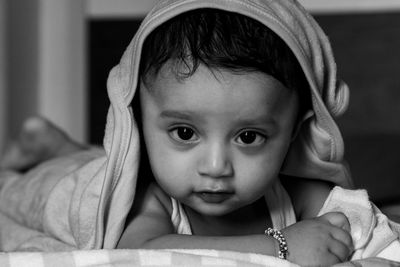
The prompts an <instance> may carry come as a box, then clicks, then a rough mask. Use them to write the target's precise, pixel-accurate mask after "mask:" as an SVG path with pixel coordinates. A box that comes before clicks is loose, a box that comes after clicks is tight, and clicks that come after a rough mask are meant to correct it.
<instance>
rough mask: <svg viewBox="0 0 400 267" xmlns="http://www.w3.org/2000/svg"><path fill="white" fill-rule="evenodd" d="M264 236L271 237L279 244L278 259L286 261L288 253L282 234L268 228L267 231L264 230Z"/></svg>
mask: <svg viewBox="0 0 400 267" xmlns="http://www.w3.org/2000/svg"><path fill="white" fill-rule="evenodd" d="M265 234H266V235H268V236H271V237H272V238H274V239H276V240H277V241H278V242H279V252H278V258H279V259H283V260H286V257H287V255H288V253H289V251H288V247H287V244H286V239H285V237H284V236H283V234H282V232H281V231H279V230H277V229H273V228H270V227H268V229H267V230H265Z"/></svg>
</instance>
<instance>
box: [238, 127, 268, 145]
mask: <svg viewBox="0 0 400 267" xmlns="http://www.w3.org/2000/svg"><path fill="white" fill-rule="evenodd" d="M266 140H267V137H266V135H265V134H262V133H260V132H258V131H255V130H243V131H241V132H240V133H239V134H238V135H237V137H236V138H235V141H236V142H237V143H238V144H240V145H243V146H258V145H261V144H264V143H265V141H266Z"/></svg>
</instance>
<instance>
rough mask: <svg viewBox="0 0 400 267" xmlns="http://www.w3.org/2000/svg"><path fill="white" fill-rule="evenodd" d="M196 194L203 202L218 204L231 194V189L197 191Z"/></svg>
mask: <svg viewBox="0 0 400 267" xmlns="http://www.w3.org/2000/svg"><path fill="white" fill-rule="evenodd" d="M196 195H197V196H198V197H199V198H201V199H202V200H203V201H204V202H207V203H212V204H218V203H221V202H224V201H225V200H227V199H229V198H230V197H232V196H233V192H232V191H199V192H196Z"/></svg>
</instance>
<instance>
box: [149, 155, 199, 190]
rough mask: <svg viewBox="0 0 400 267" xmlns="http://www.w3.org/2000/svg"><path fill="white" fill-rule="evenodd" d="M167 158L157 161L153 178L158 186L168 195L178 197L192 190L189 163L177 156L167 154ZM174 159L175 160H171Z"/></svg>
mask: <svg viewBox="0 0 400 267" xmlns="http://www.w3.org/2000/svg"><path fill="white" fill-rule="evenodd" d="M167 157H168V158H169V160H163V161H159V162H157V163H156V164H154V165H155V168H156V170H155V172H154V175H155V179H156V181H157V183H158V184H159V185H160V187H161V188H162V189H163V190H164V191H165V192H166V193H167V194H168V195H170V196H172V197H175V198H179V197H180V196H183V195H186V194H187V193H188V191H191V190H192V178H193V172H192V171H191V168H190V163H189V162H186V161H185V160H184V159H181V160H179V157H174V156H171V155H170V156H167ZM171 159H176V160H171Z"/></svg>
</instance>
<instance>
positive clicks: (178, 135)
mask: <svg viewBox="0 0 400 267" xmlns="http://www.w3.org/2000/svg"><path fill="white" fill-rule="evenodd" d="M170 135H171V137H172V138H173V139H175V140H177V141H180V142H182V141H183V142H189V143H190V142H194V141H196V140H197V139H198V137H197V136H196V133H195V132H194V130H192V129H191V128H189V127H184V126H182V127H176V128H174V129H172V130H171V131H170Z"/></svg>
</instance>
